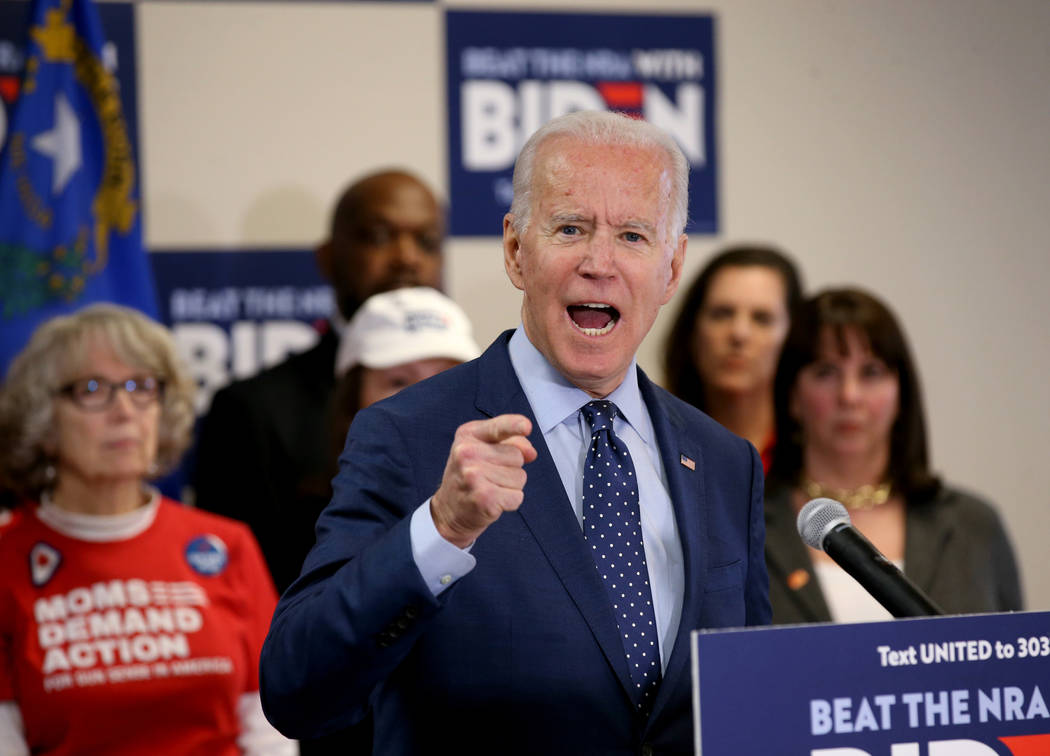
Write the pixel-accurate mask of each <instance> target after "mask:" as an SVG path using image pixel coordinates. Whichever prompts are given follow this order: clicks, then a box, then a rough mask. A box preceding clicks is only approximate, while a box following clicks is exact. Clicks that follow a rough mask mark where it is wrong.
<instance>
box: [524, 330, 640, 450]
mask: <svg viewBox="0 0 1050 756" xmlns="http://www.w3.org/2000/svg"><path fill="white" fill-rule="evenodd" d="M509 351H510V364H511V366H512V367H513V368H514V372H515V373H516V374H517V376H518V381H519V382H520V383H521V387H522V388H523V389H524V390H525V396H526V398H527V399H528V400H529V405H530V406H531V407H532V412H533V414H534V415H535V416H536V422H537V423H538V424H539V428H540V432H541V433H544V434H546V433H549V432H550V431H551V429H552V428H554V427H555V426H557V425H559V424H560V423H563V422H565V421H566V420H568V419H570V418H571V419H575V416H576V413H577V412H579V409H580V407H582V406H583V405H585V404H586V403H587V402H589V401H591V400H592V399H593V398H594V397H592V396H591V395H590V394H588V393H587V392H586V391H584V390H583V389H581V388H577V387H576V386H574V385H572V384H571V383H570V382H569V381H568V380H567V379H566V378H565V376H563V375H562V374H561V373H559V372H558V371H557V370H556V369H555V368H554V366H553V365H551V364H550V363H549V362H548V361H547V358H546V357H544V356H543V355H542V354H541V353H540V351H539V350H538V349H537V348H536V347H535V346H534V345H533V343H532V342H531V341H529V338H528V336H526V335H525V327H524V326H523V325H520V324H519V325H518V328H517V330H515V331H514V335H513V336H511V338H510V345H509ZM605 398H606V399H608V400H609V401H610V402H612V403H613V404H615V405H616V406H617V408H619V410H620V414H621V415H622V416H623V419H624V420H626V421H627V423H628V424H629V425H630V426H631V427H632V428H634V430H635V431H636V432H637V433H638V435H639V436H641V438H642V440H643V441H645V443H646V444H649V445H652V443H653V437H654V433H653V427H652V422H651V421H650V419H649V413H648V412H647V411H646V410H645V403H644V402H643V401H642V393H641V389H639V387H638V366H637V361H636V360H635V359H632V360H631V364H630V366H629V367H628V368H627V375H626V376H624V379H623V382H622V383H621V384H620V385H619V386H617V387H616V389H615V390H614V391H612V392H611V393H610V394H609V395H608V396H607V397H605ZM570 425H572V426H573V427H576V425H575V423H574V422H573V423H570Z"/></svg>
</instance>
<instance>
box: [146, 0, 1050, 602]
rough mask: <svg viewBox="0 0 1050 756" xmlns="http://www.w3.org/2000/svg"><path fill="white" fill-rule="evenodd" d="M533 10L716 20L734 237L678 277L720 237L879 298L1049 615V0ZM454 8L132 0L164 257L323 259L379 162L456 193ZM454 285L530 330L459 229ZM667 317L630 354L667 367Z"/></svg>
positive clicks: (492, 313)
mask: <svg viewBox="0 0 1050 756" xmlns="http://www.w3.org/2000/svg"><path fill="white" fill-rule="evenodd" d="M453 6H462V7H465V8H466V7H469V8H474V9H476V8H479V7H485V8H497V7H499V8H516V9H521V8H525V7H528V8H534V7H539V6H537V5H536V4H534V3H528V2H499V3H497V2H484V3H481V2H477V0H475V1H474V2H470V3H458V2H448V3H446V6H445V7H453ZM543 7H545V8H555V9H558V8H560V9H564V10H575V9H582V8H586V9H588V10H609V11H619V12H624V11H627V12H640V11H645V12H655V9H656V8H660V9H666V10H676V11H679V12H680V11H683V10H688V11H695V12H712V13H714V14H715V15H716V16H717V19H718V21H717V27H716V47H717V49H718V61H717V66H718V69H719V87H720V106H719V107H720V129H719V132H720V137H719V138H720V170H721V205H722V227H723V230H722V233H721V234H720V235H719V236H718V237H696V238H693V239H692V240H691V244H690V250H689V263H688V265H689V267H688V269H687V271H686V276H687V279H688V278H690V277H691V275H692V274H693V273H694V272H695V270H696V269H697V268H698V267H699V265H700V264H701V262H702V261H703V259H704V258H705V257H706V255H707V254H708V253H709V252H710V251H712V250H713V249H715V248H716V247H718V246H719V245H721V244H723V243H725V242H727V241H740V240H745V239H748V240H766V241H772V242H776V243H778V244H781V245H782V246H784V247H786V248H787V249H789V250H791V251H792V252H793V253H794V254H795V255H796V257H797V258H798V260H799V262H800V263H801V265H802V266H803V268H804V270H805V273H806V277H807V280H808V283H809V285H810V287H811V288H817V287H823V286H826V285H832V284H841V283H859V284H862V285H864V286H866V287H868V288H870V289H872V290H873V291H875V292H876V293H877V294H879V295H880V296H882V297H883V298H884V299H886V300H887V301H888V302H889V303H890V304H891V305H892V306H893V307H894V309H895V310H896V311H897V313H898V314H899V315H900V317H901V319H902V320H903V322H904V323H905V325H906V328H907V330H908V332H909V334H910V337H911V340H912V343H913V347H914V350H915V352H916V354H917V357H918V362H919V367H920V370H921V372H922V376H923V379H924V385H925V395H926V400H927V409H928V414H929V424H930V428H931V433H932V446H933V448H932V452H933V460H934V464H935V466H936V468H937V469H938V470H940V471H941V472H942V473H943V474H944V475H945V476H946V477H947V479H948V480H950V481H952V482H955V483H958V484H961V485H965V486H967V487H970V488H972V489H975V490H977V491H980V492H982V493H984V494H986V495H987V496H989V497H990V498H992V499H993V500H995V501H996V502H998V504H999V506H1000V508H1001V510H1002V512H1003V513H1004V515H1005V517H1006V520H1007V524H1008V527H1009V528H1010V530H1011V531H1012V534H1013V537H1014V539H1015V543H1016V546H1017V550H1018V552H1019V554H1020V556H1021V560H1022V569H1023V571H1024V577H1025V580H1026V587H1027V596H1028V603H1029V606H1030V607H1031V608H1039V609H1050V575H1048V574H1047V573H1046V571H1045V570H1043V569H1042V565H1043V564H1044V561H1043V559H1044V557H1043V549H1044V548H1045V546H1044V541H1045V539H1046V537H1047V534H1048V533H1050V494H1048V491H1050V463H1047V462H1046V461H1045V459H1044V458H1045V457H1047V456H1050V391H1048V388H1047V378H1046V377H1047V376H1048V375H1050V339H1048V338H1047V335H1046V333H1047V323H1048V322H1050V297H1048V296H1047V292H1048V290H1050V149H1048V136H1047V135H1048V134H1050V87H1048V86H1047V82H1048V81H1050V45H1048V44H1047V41H1046V40H1047V39H1050V4H1048V3H1046V2H1044V0H1008V1H1004V0H921V1H920V2H908V1H906V0H879V1H875V0H714V1H712V2H708V3H704V4H700V3H695V2H686V1H685V0H682V1H681V2H664V3H660V4H659V5H658V6H657V5H654V4H650V3H644V2H642V0H637V1H636V2H633V3H632V2H621V1H617V0H605V1H604V2H593V1H587V2H582V1H580V0H577V1H576V2H569V0H562V1H561V2H549V3H545V4H544V5H543ZM442 11H443V7H442V6H441V5H440V4H436V3H435V4H401V3H363V4H354V3H317V4H312V3H292V2H288V3H272V2H269V3H251V2H232V3H222V2H206V3H204V2H150V1H149V0H141V1H140V2H139V3H138V24H139V28H138V45H139V65H140V68H139V75H140V81H139V95H140V107H141V112H140V119H141V120H140V123H141V127H140V128H141V141H142V167H143V177H144V208H145V220H146V224H147V225H146V229H147V241H148V244H149V245H150V246H151V247H153V248H158V247H173V246H174V247H186V246H207V247H211V248H214V247H216V246H230V247H236V246H246V245H254V246H259V245H275V246H277V245H304V246H307V245H311V244H313V243H314V242H316V241H317V240H318V239H319V238H320V237H321V235H322V234H323V232H324V226H325V223H326V218H327V213H328V204H329V202H330V201H331V199H332V198H333V197H334V196H335V195H336V193H337V192H338V191H339V189H340V188H341V187H342V186H343V185H344V184H345V183H346V182H347V181H348V180H349V179H350V178H351V177H353V176H354V175H355V174H358V173H360V172H363V171H365V170H369V169H372V168H375V167H378V166H381V165H388V164H400V165H406V166H409V167H411V168H412V169H414V170H415V171H417V172H418V173H419V174H420V175H422V176H423V177H424V178H425V179H427V180H428V181H430V182H431V183H432V184H433V185H435V186H436V187H438V188H439V189H441V190H442V191H443V192H447V169H446V157H445V130H446V123H447V118H446V114H445V109H444V102H445V94H444V87H445V85H444V45H443V34H444V28H443V23H442ZM584 33H586V29H581V34H584ZM492 227H493V230H494V232H496V230H497V229H498V228H499V219H498V218H493V222H492ZM446 278H447V284H448V289H449V291H450V293H451V294H452V295H453V296H454V297H455V298H456V299H457V300H459V301H460V302H461V303H462V304H463V305H464V307H465V308H466V309H467V311H468V313H469V314H470V315H471V316H472V318H473V320H474V322H475V324H476V328H477V331H478V335H479V339H480V340H481V341H483V342H487V341H488V340H490V339H491V338H493V337H494V336H495V335H496V334H497V333H498V332H499V331H500V330H502V329H503V328H505V327H512V326H514V325H515V324H516V323H517V318H518V315H517V310H518V307H519V303H520V298H519V296H518V294H517V292H516V291H515V290H514V289H513V288H512V287H511V286H510V284H509V283H507V282H506V279H505V276H504V274H503V269H502V262H501V258H500V247H499V242H498V239H497V238H495V237H494V238H491V239H473V240H466V239H453V240H452V241H451V243H450V244H449V246H448V266H447V273H446ZM676 304H677V303H676V302H672V304H671V308H672V310H669V311H666V312H665V313H664V314H663V316H662V317H661V319H660V320H658V322H657V326H656V329H655V330H654V332H653V333H652V334H651V336H650V337H649V339H648V340H647V341H646V343H645V344H644V345H643V348H642V352H641V355H640V360H641V362H642V364H643V366H645V367H646V368H647V369H649V371H650V373H652V374H654V376H656V377H659V354H660V344H661V340H662V337H663V334H664V332H665V330H666V328H667V326H668V323H669V321H670V315H671V312H672V311H673V308H674V307H675V306H676Z"/></svg>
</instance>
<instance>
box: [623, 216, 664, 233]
mask: <svg viewBox="0 0 1050 756" xmlns="http://www.w3.org/2000/svg"><path fill="white" fill-rule="evenodd" d="M619 227H620V228H625V229H635V228H637V229H639V230H641V231H645V232H647V233H650V234H652V233H655V231H656V226H654V225H653V224H652V223H647V222H645V221H643V220H638V219H637V218H632V219H631V220H626V221H624V222H623V223H621V224H620V225H619Z"/></svg>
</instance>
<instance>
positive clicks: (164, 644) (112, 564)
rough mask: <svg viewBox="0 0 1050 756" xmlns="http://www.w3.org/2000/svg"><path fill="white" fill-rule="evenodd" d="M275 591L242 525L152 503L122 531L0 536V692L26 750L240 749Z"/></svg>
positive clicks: (23, 527) (38, 527)
mask: <svg viewBox="0 0 1050 756" xmlns="http://www.w3.org/2000/svg"><path fill="white" fill-rule="evenodd" d="M276 601H277V596H276V593H275V591H274V588H273V583H272V581H271V580H270V576H269V573H268V572H267V571H266V566H265V564H264V562H263V559H262V555H261V554H260V552H259V547H258V545H257V544H256V543H255V539H254V538H253V537H252V535H251V532H250V531H249V530H248V528H247V527H246V526H245V525H243V524H242V523H239V522H236V521H234V520H230V519H227V518H224V517H219V516H217V515H213V514H210V513H207V512H202V511H199V510H195V509H191V508H189V507H184V506H182V505H180V504H177V503H176V502H173V501H170V500H166V499H161V501H160V502H159V504H158V508H157V512H156V516H155V518H154V519H153V522H152V523H151V524H150V525H149V526H148V527H147V528H146V529H145V530H144V531H142V532H140V533H138V534H137V535H134V536H132V537H129V538H126V539H124V540H115V541H106V542H93V541H88V540H81V539H79V538H73V537H71V536H68V535H64V534H63V533H61V532H59V531H57V530H55V529H53V528H52V527H51V526H49V525H48V524H46V523H45V522H43V521H42V520H41V519H40V518H39V517H38V515H37V510H36V509H35V508H34V509H32V510H30V511H27V512H25V513H24V514H23V515H22V516H20V517H18V518H16V520H15V521H14V522H12V523H11V524H10V525H9V526H8V527H6V528H4V529H3V531H2V534H0V701H11V700H13V701H15V702H16V703H17V704H18V706H19V709H20V710H21V713H22V718H23V721H24V723H25V735H26V741H27V742H28V743H29V746H30V749H31V750H32V752H33V753H34V754H36V753H42V754H56V755H57V754H73V753H87V752H91V753H106V754H110V755H113V756H116V755H117V754H142V753H179V754H182V753H186V754H189V753H194V754H238V753H239V750H238V748H237V745H236V738H237V735H238V733H239V730H240V722H239V719H238V714H237V702H238V700H239V698H240V696H241V695H242V694H244V693H248V692H252V691H258V689H259V679H258V659H259V652H260V649H261V647H262V642H263V638H264V637H265V635H266V631H267V629H268V627H269V623H270V617H271V614H272V613H273V609H274V606H275V604H276Z"/></svg>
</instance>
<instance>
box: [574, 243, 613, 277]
mask: <svg viewBox="0 0 1050 756" xmlns="http://www.w3.org/2000/svg"><path fill="white" fill-rule="evenodd" d="M615 254H616V252H615V245H614V242H613V240H612V238H610V237H609V235H608V234H603V233H597V234H595V235H594V236H593V237H591V239H590V240H589V241H588V242H587V243H586V244H585V245H584V247H583V259H581V260H580V265H579V268H578V270H579V273H580V275H581V276H585V277H588V278H607V277H608V276H610V275H612V273H613V270H614V268H615Z"/></svg>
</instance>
